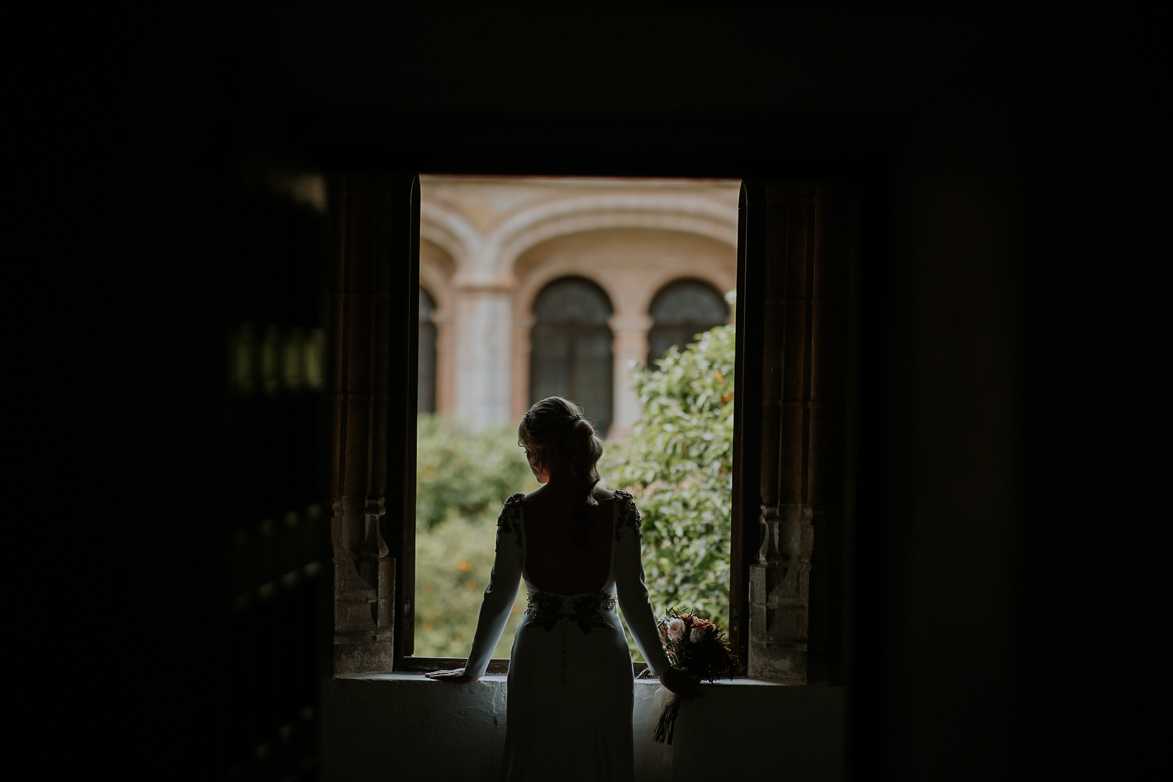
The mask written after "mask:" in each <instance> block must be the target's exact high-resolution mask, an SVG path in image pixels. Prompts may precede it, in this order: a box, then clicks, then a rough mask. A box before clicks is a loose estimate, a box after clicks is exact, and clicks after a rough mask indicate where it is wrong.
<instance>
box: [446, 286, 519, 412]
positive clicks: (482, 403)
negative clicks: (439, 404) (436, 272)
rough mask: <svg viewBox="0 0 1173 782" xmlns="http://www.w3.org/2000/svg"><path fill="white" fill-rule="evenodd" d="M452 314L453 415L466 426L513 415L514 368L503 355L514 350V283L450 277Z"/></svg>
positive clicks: (509, 354) (510, 353)
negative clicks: (453, 318)
mask: <svg viewBox="0 0 1173 782" xmlns="http://www.w3.org/2000/svg"><path fill="white" fill-rule="evenodd" d="M453 283H454V287H455V289H456V290H455V296H454V297H453V301H454V302H455V304H454V306H453V310H454V313H455V317H456V362H455V364H456V371H457V372H458V373H460V374H459V375H458V376H457V377H456V378H455V392H456V400H455V401H456V407H455V409H456V414H457V416H459V417H460V418H461V419H462V420H463V421H465V422H466V423H467V424H469V425H470V426H472V427H474V428H476V429H480V428H481V427H483V426H485V425H486V424H490V423H494V422H497V421H502V420H509V419H510V418H512V417H513V410H512V404H511V402H512V398H511V393H512V382H511V381H512V376H511V370H512V366H511V364H510V363H509V362H507V361H503V360H502V357H504V356H511V355H512V352H513V349H512V346H511V345H510V338H511V337H512V336H513V327H512V325H511V322H512V320H513V287H512V284H511V283H510V282H509V281H505V280H492V279H479V278H466V279H461V278H460V277H459V276H457V278H456V279H454V280H453Z"/></svg>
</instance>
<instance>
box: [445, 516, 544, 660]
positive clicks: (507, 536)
mask: <svg viewBox="0 0 1173 782" xmlns="http://www.w3.org/2000/svg"><path fill="white" fill-rule="evenodd" d="M523 496H524V495H521V494H515V495H513V496H512V497H510V498H509V499H508V500H506V502H505V507H504V508H502V509H501V515H500V516H498V517H497V553H496V556H495V557H494V558H493V572H492V574H491V575H490V576H489V586H488V587H487V588H486V589H485V597H484V599H483V600H482V601H481V611H480V615H479V616H478V617H477V631H476V635H475V636H474V637H473V641H472V651H471V652H469V655H468V662H467V663H465V666H464V668H463V669H457V670H454V671H434V672H432V673H429V674H426V676H428V678H430V679H439V680H442V681H452V682H470V681H476V680H477V679H479V678H481V677H482V676H484V675H485V670H486V669H487V668H488V667H489V658H490V657H491V656H492V654H493V650H494V649H496V648H497V642H498V641H500V640H501V633H502V632H504V630H505V625H506V623H507V622H508V621H509V614H510V612H511V611H512V610H513V601H514V600H515V599H516V598H517V586H518V584H519V583H520V581H521V534H522V531H521V529H520V526H519V525H520V519H519V518H518V515H519V513H520V505H521V498H522V497H523Z"/></svg>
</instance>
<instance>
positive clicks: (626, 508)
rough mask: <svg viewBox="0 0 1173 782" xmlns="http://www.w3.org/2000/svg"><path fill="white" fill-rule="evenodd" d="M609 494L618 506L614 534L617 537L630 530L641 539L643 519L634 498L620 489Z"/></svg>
mask: <svg viewBox="0 0 1173 782" xmlns="http://www.w3.org/2000/svg"><path fill="white" fill-rule="evenodd" d="M610 494H611V496H612V498H613V499H614V501H615V502H616V503H618V505H619V507H618V511H619V523H618V524H617V525H616V526H615V534H616V535H617V536H618V535H620V534H621V533H623V532H624V531H627V530H630V531H632V532H635V534H636V535H637V536H639V537H640V538H642V537H643V518H641V517H640V515H639V508H637V507H636V505H635V498H634V497H632V496H631V494H629V493H628V492H625V491H623V490H622V489H616V490H615V491H613V492H610Z"/></svg>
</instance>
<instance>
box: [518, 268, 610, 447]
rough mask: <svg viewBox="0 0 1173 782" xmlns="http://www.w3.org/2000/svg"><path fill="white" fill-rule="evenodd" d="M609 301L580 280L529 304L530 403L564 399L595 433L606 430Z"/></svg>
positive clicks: (553, 286)
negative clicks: (594, 426) (531, 325)
mask: <svg viewBox="0 0 1173 782" xmlns="http://www.w3.org/2000/svg"><path fill="white" fill-rule="evenodd" d="M610 314H611V302H610V300H609V299H608V298H607V294H606V293H604V292H603V291H602V290H601V289H600V288H599V286H597V285H595V284H594V283H592V282H590V281H588V280H584V279H581V278H563V279H561V280H556V281H555V282H552V283H550V284H549V285H547V286H546V287H545V288H544V289H543V290H542V292H541V293H540V294H538V298H537V300H536V301H535V302H534V316H535V318H536V323H534V330H533V338H532V341H531V350H530V374H529V377H530V399H531V400H532V401H535V402H536V401H537V400H539V399H545V398H546V397H548V396H564V397H566V398H567V399H571V400H573V401H575V402H577V403H578V404H579V405H581V406H582V408H583V409H584V410H585V411H586V415H587V417H588V418H590V419H592V420H593V421H595V422H596V424H597V428H598V429H599V432H600V434H606V432H607V429H608V427H610V425H611V367H612V356H611V329H610V327H608V326H607V317H608V316H609V315H610Z"/></svg>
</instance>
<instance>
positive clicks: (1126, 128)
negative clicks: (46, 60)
mask: <svg viewBox="0 0 1173 782" xmlns="http://www.w3.org/2000/svg"><path fill="white" fill-rule="evenodd" d="M143 30H145V31H146V32H145V33H143V32H141V31H143ZM97 31H102V32H103V35H101V36H98V35H96V32H97ZM1141 33H1142V31H1141V30H1139V29H1137V28H1136V27H1133V26H1129V27H1125V26H1123V25H1122V24H1118V23H1114V22H1112V21H1111V20H1107V19H1094V18H1083V19H1072V18H1071V17H1070V16H1065V17H1063V19H1062V21H1056V19H1055V18H1054V17H1052V16H1050V15H1046V14H1043V13H1036V12H1029V13H1028V12H1024V11H1021V10H1016V11H1015V12H1014V13H1009V12H999V11H990V12H985V11H982V12H979V11H972V12H969V13H963V14H938V15H925V14H923V13H918V14H911V13H896V12H878V11H866V10H841V11H837V12H835V13H825V14H812V13H808V12H805V11H803V12H799V11H785V10H783V11H777V12H772V13H768V14H764V13H761V12H752V13H751V12H749V11H742V10H739V9H738V8H736V7H730V8H724V9H722V10H712V9H708V8H704V7H701V6H696V5H685V6H684V7H682V8H677V7H673V8H672V9H671V10H669V9H666V8H663V7H658V6H646V7H645V6H640V7H638V8H634V9H630V8H628V9H622V8H618V7H616V6H602V7H597V6H589V5H572V6H564V7H560V9H559V10H558V11H550V10H545V9H542V10H538V9H535V8H532V7H528V6H527V7H518V8H513V9H512V10H510V9H502V8H493V9H491V10H485V9H480V8H479V7H478V8H469V7H459V6H452V5H448V4H440V5H439V6H427V7H423V6H421V7H419V8H414V9H407V10H405V9H402V8H394V9H388V10H382V11H374V10H369V9H367V10H356V9H349V10H324V9H302V10H296V11H290V10H282V9H277V8H270V9H268V10H265V11H263V12H249V13H244V12H234V13H233V14H224V15H219V14H213V13H211V12H206V11H205V12H199V13H196V12H193V13H190V14H183V13H172V12H168V13H162V12H160V13H159V14H158V15H156V16H154V17H142V16H136V17H133V18H132V17H129V16H128V17H125V18H116V19H111V18H103V19H90V20H78V22H77V24H76V26H74V25H71V26H70V29H69V30H68V31H67V35H66V36H65V37H64V38H63V39H61V41H59V42H58V44H57V48H56V49H55V51H59V52H60V56H59V57H56V58H54V59H53V65H52V66H51V67H50V70H52V71H53V75H56V76H58V77H60V82H61V84H62V88H61V90H60V91H59V92H56V93H53V97H54V100H52V101H49V100H48V99H45V98H44V96H42V108H43V109H45V110H46V111H47V112H49V114H48V116H52V117H54V118H55V119H56V118H58V117H59V121H55V122H54V123H53V128H54V131H55V132H54V133H52V134H45V135H43V137H41V138H39V139H37V141H39V142H40V146H38V147H37V148H38V149H44V153H43V158H44V159H45V160H46V161H48V166H47V169H48V171H47V173H46V172H41V173H40V174H39V175H38V176H37V177H35V180H36V187H34V188H33V189H32V190H31V191H30V192H32V193H33V194H34V198H31V199H29V201H31V204H26V207H31V208H28V209H27V214H28V216H29V217H30V220H29V221H28V223H27V224H28V227H29V228H31V229H32V231H31V233H32V235H34V238H35V240H36V242H35V244H34V245H32V246H33V247H34V248H35V249H33V250H30V251H29V252H28V254H27V255H26V258H27V264H25V265H24V266H23V267H22V269H21V272H20V273H21V274H22V275H24V274H27V275H28V276H27V280H28V282H27V283H24V280H25V279H26V277H23V276H22V277H20V278H19V279H20V280H21V283H22V284H23V285H24V286H25V287H26V288H35V289H37V290H40V291H44V292H45V293H44V294H43V299H44V301H45V303H46V304H47V305H49V306H47V307H46V308H43V311H45V312H50V313H52V316H51V317H49V318H45V319H44V326H43V327H39V328H38V329H37V339H36V340H35V343H36V344H37V345H38V347H35V348H34V347H33V346H32V344H29V345H25V346H24V347H25V348H26V349H25V350H23V351H22V354H23V355H24V357H25V358H27V359H28V360H29V364H28V365H29V366H30V367H36V366H37V365H38V364H39V365H44V364H45V363H46V361H51V360H52V359H53V358H54V357H58V356H64V357H66V360H65V361H62V362H58V363H56V364H54V365H52V366H49V367H43V366H42V367H41V371H40V372H38V374H36V377H38V378H39V381H40V382H41V383H42V384H43V386H44V387H45V388H46V389H49V390H48V391H46V392H44V393H35V392H31V391H23V390H22V391H20V392H19V393H17V394H14V397H15V398H16V399H17V400H18V402H19V403H20V404H23V405H25V407H23V408H22V409H26V410H32V411H36V415H35V416H33V417H32V418H33V420H34V421H36V422H44V423H43V424H41V423H38V424H37V425H34V426H30V427H29V429H28V432H29V435H30V437H29V443H30V445H29V449H28V451H27V455H28V456H29V457H30V463H32V464H34V465H37V467H36V468H35V469H34V470H31V471H30V472H32V473H34V474H39V475H41V476H43V477H44V478H46V480H45V485H46V487H47V488H46V489H45V490H43V491H37V492H30V496H31V495H36V496H38V497H45V498H49V499H46V500H45V502H46V503H48V504H50V505H51V504H53V503H54V502H57V501H60V502H62V503H63V507H65V508H66V509H68V514H69V515H70V516H73V515H74V514H78V516H80V519H79V520H78V521H77V522H76V523H72V524H71V526H70V527H69V529H70V530H71V534H70V535H69V536H68V546H67V548H68V549H69V550H70V553H71V556H69V557H67V560H68V562H69V567H68V572H69V579H67V581H68V583H69V585H70V586H69V587H68V588H67V591H68V592H69V594H70V596H73V595H76V593H77V590H78V587H77V585H79V584H80V585H84V592H85V600H84V601H81V602H73V603H67V604H68V605H70V606H72V608H71V612H70V616H71V618H70V621H69V622H68V623H67V625H68V626H69V627H70V628H71V629H70V630H69V635H71V636H72V637H75V638H83V639H88V638H101V639H103V641H102V643H101V648H100V649H99V650H97V651H96V652H92V651H91V652H90V655H91V656H89V657H87V658H86V659H87V664H88V665H89V666H91V667H94V668H98V667H100V668H102V669H103V670H104V671H108V672H110V674H109V675H108V676H105V677H103V678H102V680H101V681H92V682H91V683H90V685H89V686H90V687H91V688H92V689H90V690H88V691H86V693H85V695H84V697H82V698H78V697H77V696H76V694H75V695H74V696H73V697H72V698H64V697H63V698H62V699H61V700H60V702H54V703H50V704H42V706H47V707H48V708H47V711H46V714H47V716H49V717H53V715H55V714H59V713H60V712H61V711H65V710H67V709H71V708H73V707H74V704H75V702H76V701H77V700H81V701H82V702H84V703H100V704H112V703H118V702H121V701H125V699H126V697H127V694H128V693H133V695H134V701H135V703H136V704H137V705H136V708H135V709H134V713H135V714H136V715H138V716H137V717H131V718H130V720H131V722H129V723H127V724H126V726H125V727H121V728H119V729H118V730H115V731H112V732H110V733H108V734H107V733H103V734H102V737H101V742H102V743H101V744H100V746H103V747H111V746H114V747H118V746H120V743H119V738H118V737H119V736H122V735H124V734H125V733H133V734H134V735H135V736H136V737H137V738H136V746H138V747H143V748H145V749H142V750H141V751H137V752H135V753H132V756H130V757H128V758H127V761H126V762H130V763H136V762H139V763H141V765H143V766H144V767H145V768H148V769H153V770H154V771H156V772H158V769H159V768H161V767H165V768H168V769H176V768H180V769H183V770H191V771H192V772H193V776H196V774H195V772H197V771H200V770H207V771H208V774H199V775H198V776H202V777H204V778H211V777H213V776H215V770H216V769H218V768H220V767H221V766H220V760H219V759H218V758H217V756H216V753H215V751H213V750H211V749H210V748H215V747H217V746H218V742H219V741H220V733H219V724H220V715H221V714H222V713H223V710H224V709H225V708H226V706H225V703H226V701H225V700H224V698H225V693H223V692H222V691H219V690H218V688H219V687H220V682H221V681H222V680H221V677H220V676H219V671H220V670H222V666H223V665H225V664H230V657H229V654H230V647H231V640H232V639H230V638H227V637H226V633H225V631H224V625H223V623H222V622H221V620H220V616H221V614H220V603H219V598H220V596H219V594H218V592H217V589H218V586H217V585H218V584H219V583H220V581H219V578H220V574H219V573H218V572H217V570H218V568H219V567H220V565H219V563H220V562H221V556H220V551H219V545H220V540H221V530H222V527H223V525H224V524H226V523H227V522H226V519H227V518H228V517H229V512H228V510H227V508H226V507H225V505H226V503H227V502H228V487H229V486H230V484H231V481H230V477H231V476H230V475H229V474H228V467H227V465H228V460H227V458H226V457H227V455H226V449H227V448H228V442H229V441H230V439H229V434H230V432H229V426H230V423H229V421H228V416H227V412H226V407H225V402H224V399H225V397H224V371H225V367H224V363H225V356H224V350H225V346H224V333H225V329H226V323H225V315H224V313H225V312H226V307H227V306H228V301H229V299H230V297H231V292H232V289H231V283H230V280H231V278H232V275H231V274H230V270H231V268H232V265H233V264H245V265H247V264H248V263H250V261H249V259H248V258H247V257H241V255H240V254H239V253H238V252H236V249H237V248H236V245H235V244H234V239H233V236H234V232H233V228H232V219H233V218H232V214H233V212H232V208H231V203H232V201H233V199H234V197H235V195H236V194H237V193H238V192H239V190H240V188H241V184H240V183H241V182H242V177H243V173H244V172H245V171H246V170H247V169H248V168H250V167H255V166H258V165H259V166H263V165H265V164H268V163H270V162H272V163H274V164H292V165H295V166H304V167H308V168H310V169H329V168H336V167H346V166H362V167H367V166H370V167H376V168H390V169H401V170H423V171H471V170H481V171H485V170H490V171H497V172H516V173H549V174H558V173H580V174H582V173H607V174H642V175H673V174H675V175H693V176H710V175H711V176H733V177H740V176H754V175H756V176H780V177H788V176H809V175H822V176H850V177H852V178H856V179H859V180H861V181H862V182H863V183H864V187H865V192H866V194H867V196H866V198H867V199H869V200H867V201H866V203H868V204H870V205H871V206H872V209H871V210H870V211H869V212H868V213H867V215H866V216H865V225H864V233H863V243H862V245H861V275H862V279H863V281H864V284H863V287H862V289H861V304H860V314H861V318H863V319H864V320H865V323H863V324H861V326H860V335H861V336H860V342H859V349H860V360H859V378H860V383H859V386H858V388H859V393H860V398H859V400H858V403H859V407H858V426H859V428H858V432H859V440H858V443H857V449H856V453H857V456H858V463H857V467H856V475H857V480H858V483H857V491H856V496H855V498H854V502H855V507H856V527H855V537H854V544H853V550H852V559H851V560H850V561H851V562H852V563H854V564H853V570H852V572H853V578H854V582H853V589H854V592H853V594H854V595H855V598H856V599H855V602H854V609H853V617H854V623H853V625H852V628H851V631H850V632H851V637H852V638H853V639H854V645H853V647H852V655H853V666H854V668H853V671H854V675H853V678H852V679H851V680H850V683H851V685H852V687H853V696H852V698H853V700H852V722H851V734H850V736H849V746H850V747H851V748H852V749H851V752H852V757H851V762H852V765H851V767H852V768H853V769H854V770H855V771H856V773H857V774H858V775H859V776H860V777H861V778H867V777H870V776H872V775H875V776H882V777H885V778H900V779H909V778H942V775H944V776H945V777H950V778H969V777H977V776H980V775H988V774H990V773H998V774H1000V773H1001V772H1003V771H1004V770H1005V769H1006V768H1007V767H1008V766H1018V765H1023V764H1025V765H1026V766H1027V767H1029V769H1031V770H1033V771H1036V772H1039V773H1055V772H1059V771H1063V770H1070V771H1074V770H1080V769H1086V768H1088V767H1089V766H1090V765H1092V764H1096V763H1103V764H1116V763H1122V762H1127V761H1129V760H1131V759H1134V757H1135V756H1137V755H1138V754H1140V753H1142V752H1143V750H1144V746H1145V743H1146V740H1147V739H1148V738H1149V737H1151V736H1152V735H1153V734H1152V733H1151V732H1146V730H1150V729H1148V728H1146V725H1147V723H1146V722H1144V721H1143V719H1142V716H1143V715H1142V713H1141V710H1140V706H1139V704H1130V703H1128V702H1127V701H1126V699H1125V698H1124V697H1123V695H1122V694H1121V692H1122V691H1121V689H1120V684H1119V679H1120V677H1121V676H1122V675H1123V674H1124V673H1125V672H1129V673H1130V674H1132V677H1131V679H1132V681H1133V682H1134V683H1135V681H1136V679H1137V678H1138V677H1139V678H1140V679H1141V680H1142V681H1144V680H1147V676H1148V675H1149V674H1148V673H1147V669H1146V667H1145V663H1146V662H1147V659H1146V652H1145V650H1146V649H1147V648H1149V647H1150V646H1151V644H1146V643H1144V642H1143V632H1144V627H1145V623H1144V622H1138V621H1136V620H1137V619H1138V618H1141V617H1142V616H1143V613H1142V611H1143V605H1144V604H1143V602H1142V601H1143V597H1142V596H1144V595H1147V594H1150V592H1149V590H1151V589H1152V588H1153V585H1152V582H1153V580H1154V579H1155V574H1156V573H1157V572H1159V571H1158V569H1157V568H1156V567H1155V566H1152V565H1153V564H1155V563H1154V558H1155V553H1154V552H1155V551H1156V547H1155V546H1153V545H1152V544H1151V542H1150V541H1149V537H1150V536H1151V535H1152V534H1153V533H1152V531H1151V529H1152V526H1153V522H1152V521H1151V519H1152V518H1155V517H1153V516H1149V515H1147V514H1146V511H1148V510H1149V508H1148V507H1147V506H1146V498H1147V497H1148V496H1149V490H1150V488H1151V487H1152V486H1153V485H1154V483H1155V481H1156V479H1157V478H1158V476H1157V474H1156V466H1155V465H1156V464H1157V461H1156V459H1155V458H1154V457H1155V456H1156V454H1155V452H1154V450H1153V446H1152V445H1151V443H1152V439H1153V438H1151V437H1143V436H1141V435H1145V434H1148V433H1151V432H1152V430H1153V427H1154V426H1155V425H1156V424H1157V423H1158V419H1157V412H1156V411H1157V410H1159V409H1160V408H1159V407H1158V406H1157V405H1156V404H1155V402H1156V401H1157V400H1156V392H1155V390H1154V389H1153V386H1152V385H1151V382H1149V381H1147V372H1148V368H1149V366H1150V364H1151V363H1152V362H1155V361H1157V360H1158V357H1159V354H1158V353H1157V350H1156V346H1157V344H1158V343H1157V334H1158V333H1159V332H1158V331H1157V324H1156V322H1155V318H1156V313H1158V312H1160V311H1161V308H1160V307H1159V306H1158V302H1157V299H1156V296H1157V295H1158V294H1157V290H1158V286H1157V285H1156V284H1155V283H1154V281H1153V280H1152V279H1151V277H1150V274H1151V269H1152V263H1153V261H1154V260H1155V259H1156V258H1157V257H1158V256H1157V255H1156V253H1155V250H1156V249H1157V245H1156V244H1155V242H1152V241H1151V237H1152V236H1153V235H1154V234H1153V233H1152V229H1151V226H1152V225H1154V224H1156V222H1155V221H1156V217H1157V215H1156V206H1155V204H1156V200H1155V199H1153V198H1150V197H1148V196H1149V192H1150V191H1151V190H1152V188H1151V187H1149V188H1147V189H1146V187H1145V180H1146V176H1145V174H1144V172H1146V171H1148V170H1149V169H1150V168H1151V167H1152V166H1153V165H1154V164H1155V163H1157V162H1159V158H1158V157H1157V156H1156V154H1155V153H1154V152H1151V151H1150V150H1151V146H1149V145H1148V144H1147V143H1146V142H1147V141H1148V140H1149V139H1150V136H1151V133H1152V131H1151V130H1150V129H1149V125H1148V124H1147V122H1146V117H1147V116H1148V115H1149V113H1150V110H1149V109H1148V106H1149V104H1150V103H1152V102H1153V100H1154V96H1153V95H1150V94H1148V93H1146V91H1145V88H1144V81H1143V75H1144V72H1145V71H1144V68H1145V65H1146V60H1145V53H1146V52H1147V51H1149V49H1148V47H1146V46H1145V41H1144V37H1143V35H1142V34H1141ZM1138 36H1139V40H1138ZM62 41H63V42H62ZM71 128H72V129H74V131H73V132H69V129H71ZM22 214H24V213H22ZM42 258H51V259H53V260H54V263H53V264H51V265H49V264H44V263H42V262H41V260H40V259H42ZM63 278H64V279H65V280H66V281H67V283H68V284H67V285H64V286H62V285H61V282H62V279H63ZM23 306H24V307H27V309H28V310H29V311H30V312H31V311H32V309H33V307H29V306H28V305H23ZM18 311H24V310H18ZM37 322H40V321H37ZM17 347H18V349H19V348H20V347H21V346H19V345H18V346H17ZM30 371H31V370H30ZM56 389H74V390H70V391H68V392H65V393H61V394H60V395H58V394H57V393H56V392H55V390H56ZM58 398H60V400H61V401H60V402H58ZM65 453H68V454H70V457H69V459H68V460H66V461H65V462H63V457H62V454H65ZM66 463H68V464H77V465H82V469H76V470H75V469H72V468H68V467H67V466H64V465H65V464H66ZM323 499H324V498H323ZM78 509H84V510H83V511H82V512H80V513H79V512H78ZM30 512H36V513H39V514H41V516H43V517H45V518H51V517H52V516H53V512H54V511H53V510H51V509H50V510H46V507H45V506H44V505H41V506H38V505H37V503H33V507H32V508H31V509H30ZM41 516H34V517H33V518H39V517H41ZM46 523H47V522H46ZM87 647H88V644H87ZM70 659H76V657H75V656H63V657H62V658H61V661H62V662H64V661H66V660H70ZM1137 672H1139V673H1137Z"/></svg>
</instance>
